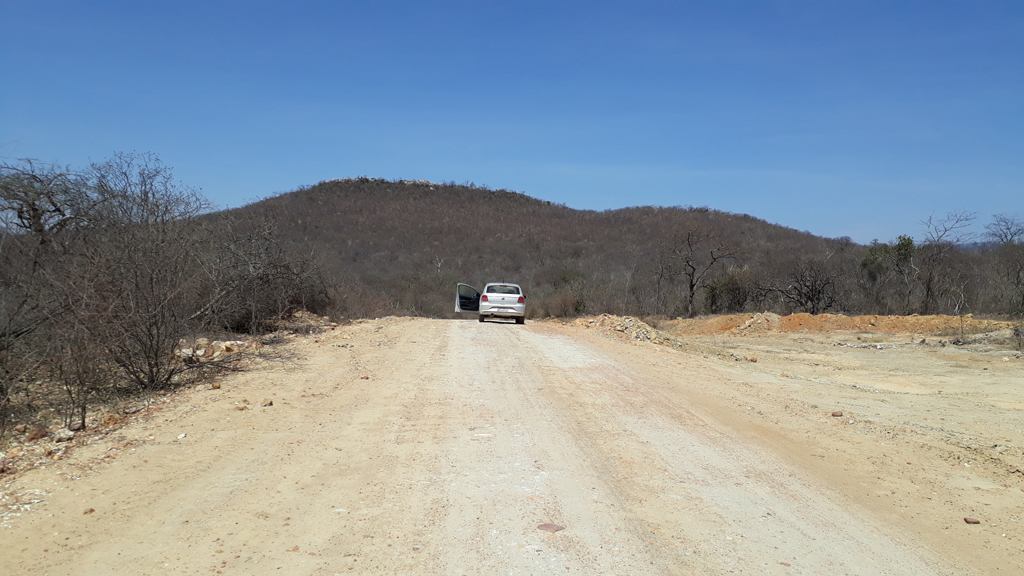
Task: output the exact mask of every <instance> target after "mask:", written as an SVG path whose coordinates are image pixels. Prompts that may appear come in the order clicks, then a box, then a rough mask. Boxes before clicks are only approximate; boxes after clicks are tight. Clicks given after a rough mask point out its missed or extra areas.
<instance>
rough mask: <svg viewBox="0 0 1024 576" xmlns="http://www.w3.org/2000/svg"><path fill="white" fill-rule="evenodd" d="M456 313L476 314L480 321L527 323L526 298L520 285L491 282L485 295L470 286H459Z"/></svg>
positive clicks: (485, 288)
mask: <svg viewBox="0 0 1024 576" xmlns="http://www.w3.org/2000/svg"><path fill="white" fill-rule="evenodd" d="M455 311H456V312H476V313H477V314H479V316H480V321H481V322H483V321H484V319H485V318H487V317H488V316H490V317H491V318H515V320H516V324H525V323H526V296H524V295H523V289H522V288H520V287H519V285H518V284H509V283H508V282H491V283H489V284H487V285H486V286H484V291H483V293H480V292H477V289H476V288H473V287H472V286H470V285H469V284H459V285H458V287H457V289H456V296H455Z"/></svg>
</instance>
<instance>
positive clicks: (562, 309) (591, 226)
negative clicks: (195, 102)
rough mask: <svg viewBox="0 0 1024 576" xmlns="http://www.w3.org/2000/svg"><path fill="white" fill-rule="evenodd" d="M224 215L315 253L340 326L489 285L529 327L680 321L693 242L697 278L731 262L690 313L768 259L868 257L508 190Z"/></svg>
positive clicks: (747, 223) (769, 234) (385, 190)
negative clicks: (595, 316)
mask: <svg viewBox="0 0 1024 576" xmlns="http://www.w3.org/2000/svg"><path fill="white" fill-rule="evenodd" d="M229 214H230V215H231V217H233V218H236V219H238V220H240V221H252V220H254V219H256V220H259V219H261V218H269V219H271V220H272V221H273V222H274V223H275V224H276V226H277V229H278V231H279V234H280V235H281V237H282V238H283V239H284V240H285V241H287V242H288V243H290V244H291V245H292V246H293V247H296V248H299V249H300V250H303V251H315V252H316V253H317V254H318V255H319V257H320V259H321V262H322V263H323V265H324V266H325V269H326V270H327V272H328V275H329V277H333V278H337V279H338V281H339V283H340V285H341V286H342V287H343V289H342V290H341V292H340V296H341V297H342V298H343V305H342V309H341V313H343V314H346V315H351V316H378V315H385V314H422V315H427V316H451V315H452V307H453V305H452V300H453V298H452V292H453V289H454V285H455V283H456V282H467V283H470V284H478V285H479V284H483V283H484V282H487V281H491V280H507V281H514V282H518V283H520V284H522V285H523V286H524V289H525V290H526V291H527V294H528V295H529V296H530V297H531V304H532V306H531V308H532V311H533V312H534V313H537V314H555V315H564V314H572V313H574V312H576V313H580V312H584V311H601V312H613V313H633V314H666V315H680V314H684V313H685V312H686V310H687V305H688V304H689V302H688V299H689V296H690V294H689V287H688V282H683V284H687V286H685V288H686V289H681V286H680V279H681V278H682V279H684V280H685V279H686V278H685V270H683V269H682V267H683V266H685V262H684V260H685V258H684V256H685V254H684V253H685V252H686V250H687V247H686V246H685V245H684V244H685V239H686V236H687V234H690V235H691V237H693V235H697V236H699V237H700V240H701V242H700V243H699V244H698V245H697V246H694V248H695V249H696V251H697V252H699V253H695V254H693V260H694V262H693V263H694V264H696V265H697V266H698V267H703V266H706V265H707V264H709V263H708V262H707V261H706V260H707V257H706V255H705V254H704V252H707V251H710V250H712V249H715V248H719V247H723V248H724V249H726V250H728V251H729V253H730V254H733V256H732V257H729V258H722V259H720V260H719V261H718V262H716V263H715V264H714V266H711V267H710V269H709V270H708V272H707V273H706V274H704V276H703V278H699V279H697V280H699V282H698V285H697V286H696V288H697V290H696V292H695V294H694V296H695V298H694V299H695V302H694V305H695V307H696V308H695V309H697V310H701V309H709V308H711V307H712V304H713V303H712V302H709V301H708V298H707V287H708V286H710V285H711V284H712V282H713V281H714V280H716V279H717V280H721V278H723V277H725V276H727V275H730V274H731V275H732V276H738V275H744V274H746V275H749V272H750V271H751V270H752V267H753V265H754V264H755V263H757V262H763V261H764V259H765V258H768V259H769V260H780V259H786V260H788V259H792V258H793V257H799V256H804V257H809V258H810V257H816V256H817V255H819V254H823V253H828V252H832V253H834V252H836V251H840V250H844V249H849V248H859V249H861V251H863V247H857V246H856V245H853V244H852V243H850V242H849V241H847V240H830V239H825V238H820V237H816V236H814V235H812V234H810V233H807V232H799V231H796V230H793V229H790V228H786V227H783V226H779V225H775V224H770V223H768V222H765V221H764V220H760V219H757V218H754V217H751V216H747V215H741V214H730V213H727V212H721V211H717V210H711V209H708V208H680V207H675V208H660V207H635V208H623V209H619V210H608V211H591V210H575V209H572V208H568V207H566V206H563V205H559V204H553V203H551V202H548V201H544V200H539V199H536V198H532V197H530V196H527V195H525V194H521V193H518V192H513V191H508V190H490V189H487V188H479V187H475V186H472V185H455V184H453V183H450V184H434V183H430V182H425V181H405V180H403V181H388V180H381V179H371V178H356V179H345V180H332V181H327V182H321V183H319V184H317V185H315V186H311V187H307V188H303V189H300V190H297V191H295V192H290V193H287V194H283V195H280V196H276V197H272V198H268V199H265V200H262V201H260V202H256V203H254V204H251V205H248V206H245V207H243V208H239V209H235V210H232V211H230V212H229ZM751 296H753V294H751ZM739 299H740V300H749V298H747V299H744V298H739ZM732 305H733V306H732V307H733V308H742V307H744V306H746V305H747V302H745V301H744V302H738V301H737V302H732ZM719 307H721V308H723V309H724V308H726V307H725V306H721V305H720V306H719Z"/></svg>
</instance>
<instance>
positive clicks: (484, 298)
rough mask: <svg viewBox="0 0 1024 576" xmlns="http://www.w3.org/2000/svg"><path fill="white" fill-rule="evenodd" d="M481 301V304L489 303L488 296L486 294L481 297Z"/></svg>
mask: <svg viewBox="0 0 1024 576" xmlns="http://www.w3.org/2000/svg"><path fill="white" fill-rule="evenodd" d="M480 301H481V302H487V294H484V295H483V296H481V297H480Z"/></svg>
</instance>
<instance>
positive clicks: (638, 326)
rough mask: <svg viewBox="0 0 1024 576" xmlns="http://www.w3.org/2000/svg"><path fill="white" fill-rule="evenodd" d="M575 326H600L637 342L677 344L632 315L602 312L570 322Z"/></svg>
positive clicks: (673, 339) (666, 335) (669, 337)
mask: <svg viewBox="0 0 1024 576" xmlns="http://www.w3.org/2000/svg"><path fill="white" fill-rule="evenodd" d="M572 324H573V325H575V326H583V327H584V328H602V329H604V330H606V331H611V332H615V333H618V334H619V335H621V337H624V338H628V339H630V340H636V341H638V342H650V343H652V344H668V345H672V344H678V342H677V341H676V339H675V338H673V337H671V336H669V335H668V334H665V333H664V332H661V331H659V330H656V329H654V328H652V327H651V326H650V325H649V324H647V323H646V322H644V321H642V320H639V319H637V318H633V317H632V316H612V315H611V314H602V315H600V316H595V317H592V318H580V319H578V320H574V321H573V322H572Z"/></svg>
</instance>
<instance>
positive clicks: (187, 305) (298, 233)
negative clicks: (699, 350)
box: [0, 154, 1024, 436]
mask: <svg viewBox="0 0 1024 576" xmlns="http://www.w3.org/2000/svg"><path fill="white" fill-rule="evenodd" d="M0 191H2V195H0V215H2V218H3V220H2V223H0V225H2V227H0V264H2V267H0V436H2V434H3V432H4V431H5V430H7V429H8V428H9V427H10V426H11V425H14V424H26V425H28V426H33V425H37V426H42V427H52V426H54V425H55V424H57V423H58V422H59V423H60V424H62V425H64V426H69V425H72V424H74V423H76V422H77V426H79V427H81V426H84V425H85V414H86V412H87V410H88V407H89V406H90V405H92V404H96V403H99V404H103V405H110V404H111V403H112V402H116V401H117V400H118V399H120V398H125V397H127V398H134V397H135V396H137V395H139V394H150V393H152V392H153V391H156V390H163V389H167V388H169V387H173V386H176V385H179V384H181V383H186V382H191V381H194V380H195V379H196V378H204V377H207V376H209V375H210V374H211V373H216V372H217V371H218V370H226V369H231V363H230V362H226V361H224V360H223V359H219V360H218V361H217V362H205V361H204V362H201V363H199V362H196V363H189V362H186V361H184V360H183V358H182V356H181V354H180V351H181V349H182V348H183V347H187V346H190V344H189V343H190V342H192V341H194V340H195V339H196V338H200V337H209V338H211V339H222V340H230V339H236V336H234V334H239V333H241V334H247V335H250V336H254V335H260V334H264V333H266V332H268V331H271V330H273V329H274V326H276V325H277V324H276V323H277V322H279V321H281V320H282V319H284V318H287V317H289V316H290V315H291V314H293V313H295V312H296V311H299V310H308V311H310V312H312V313H315V314H326V315H329V316H331V317H335V318H338V317H349V318H369V317H380V316H386V315H418V316H426V317H435V318H437V317H442V318H443V317H452V316H454V312H453V305H452V301H453V298H452V296H453V295H452V291H453V288H454V286H455V284H456V283H457V282H469V283H483V282H486V281H493V280H509V281H515V282H518V283H520V284H522V285H524V287H525V289H526V292H527V297H528V298H529V303H530V304H529V306H528V312H529V314H531V315H532V316H535V317H537V316H540V317H544V316H556V317H573V316H580V315H589V314H595V313H610V314H617V315H630V316H637V317H641V318H645V319H648V321H649V322H651V323H653V324H655V325H657V324H659V323H660V322H665V321H666V320H668V319H669V318H675V317H685V318H691V317H694V316H696V315H700V314H723V313H732V312H749V311H771V312H773V313H783V314H784V313H791V312H803V313H810V314H821V313H826V312H831V313H837V312H843V313H860V314H876V315H888V314H910V313H921V314H936V313H946V314H952V315H955V316H956V317H958V318H960V319H961V324H962V323H963V318H965V317H966V315H967V314H970V313H974V314H994V315H1003V316H1007V317H1011V316H1013V315H1018V316H1019V314H1021V312H1022V311H1024V243H1022V242H1021V240H1022V239H1024V226H1022V225H1021V224H1020V222H1018V221H1017V220H1016V219H1014V218H1012V217H1004V216H998V217H996V219H995V220H994V221H993V222H992V223H991V224H990V225H989V227H988V230H989V232H990V235H989V238H988V242H986V243H980V244H979V243H973V244H968V243H967V242H968V241H969V240H973V239H972V238H971V237H970V236H969V235H967V234H965V229H966V226H967V225H968V224H969V223H970V222H971V220H972V219H973V215H970V214H963V213H957V214H951V215H949V216H948V217H946V218H941V219H929V220H928V221H926V222H925V223H924V224H925V228H926V229H925V232H926V234H925V237H926V240H925V241H924V242H920V243H918V242H915V241H914V240H912V239H911V238H909V237H906V236H901V237H900V238H899V239H897V240H895V241H893V242H891V243H878V242H876V243H873V244H872V245H870V246H864V245H858V244H855V243H853V242H852V241H850V240H849V239H848V238H840V239H828V238H821V237H817V236H814V235H812V234H810V233H807V232H799V231H796V230H792V229H789V228H785V227H782V226H777V225H773V224H769V223H767V222H764V221H762V220H759V219H757V218H753V217H750V216H746V215H737V214H730V213H725V212H720V211H716V210H710V209H707V208H655V207H640V208H626V209H621V210H612V211H604V212H595V211H581V210H574V209H571V208H568V207H565V206H561V205H557V204H552V203H550V202H546V201H542V200H538V199H535V198H531V197H529V196H526V195H524V194H521V193H517V192H512V191H507V190H491V189H489V188H487V187H478V186H475V185H474V184H471V183H467V184H463V185H456V184H455V183H454V182H450V183H442V184H433V183H429V182H425V181H415V182H412V181H387V180H381V179H371V178H356V179H346V180H332V181H329V182H322V183H320V184H318V185H316V186H312V187H308V188H303V189H300V190H297V191H295V192H292V193H288V194H283V195H280V196H277V197H273V198H268V199H266V200H263V201H260V202H256V203H254V204H251V205H248V206H245V207H242V208H239V209H235V210H229V211H224V212H215V213H211V212H209V204H208V202H207V201H206V199H205V198H204V197H203V196H202V195H201V194H200V193H199V192H198V191H197V190H195V189H192V188H189V187H187V186H184V185H182V184H180V183H178V182H177V181H175V180H174V179H173V176H172V174H171V171H170V169H169V168H168V167H166V166H164V165H163V164H162V163H160V161H159V159H158V158H156V157H155V156H152V155H137V154H122V155H117V156H115V157H114V158H112V159H111V160H109V161H106V162H102V163H97V164H94V165H92V166H89V167H88V168H86V169H82V170H72V169H69V168H62V167H59V166H53V165H48V164H42V163H38V162H32V161H18V162H14V163H9V164H5V165H2V166H0ZM960 335H961V336H964V331H963V329H962V326H961V334H960ZM1016 337H1017V339H1018V346H1019V345H1020V342H1019V341H1020V340H1021V338H1022V336H1021V331H1020V329H1018V331H1017V336H1016ZM44 390H48V392H45V393H44ZM54 390H58V391H60V393H57V394H55V393H53V391H54Z"/></svg>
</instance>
